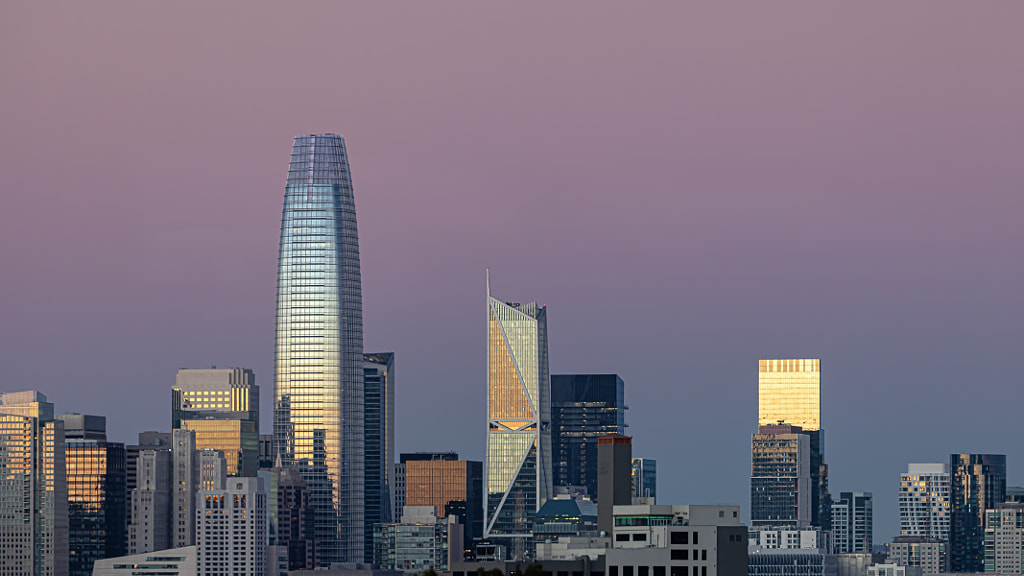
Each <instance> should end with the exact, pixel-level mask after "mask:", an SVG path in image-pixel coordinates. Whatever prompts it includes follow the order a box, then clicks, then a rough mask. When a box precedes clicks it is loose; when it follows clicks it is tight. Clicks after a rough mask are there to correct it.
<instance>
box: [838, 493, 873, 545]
mask: <svg viewBox="0 0 1024 576" xmlns="http://www.w3.org/2000/svg"><path fill="white" fill-rule="evenodd" d="M873 532H874V510H873V498H872V495H871V492H841V493H840V494H839V499H838V500H836V501H835V502H833V503H832V537H833V542H834V544H835V550H836V553H838V554H861V553H863V554H870V553H871V548H872V545H873Z"/></svg>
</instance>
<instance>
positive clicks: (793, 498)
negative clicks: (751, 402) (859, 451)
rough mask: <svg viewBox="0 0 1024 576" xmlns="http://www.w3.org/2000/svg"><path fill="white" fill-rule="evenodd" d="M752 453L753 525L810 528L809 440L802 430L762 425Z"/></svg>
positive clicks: (752, 443) (751, 504) (751, 501)
mask: <svg viewBox="0 0 1024 576" xmlns="http://www.w3.org/2000/svg"><path fill="white" fill-rule="evenodd" d="M750 453H751V456H750V523H751V525H754V526H759V525H764V526H783V525H785V526H792V527H794V528H798V529H799V528H806V527H808V526H810V525H811V520H812V517H813V514H812V504H811V450H810V437H809V436H807V435H805V434H803V431H802V429H801V428H800V427H799V426H791V425H789V424H762V425H760V426H758V430H757V434H754V435H753V436H752V437H751V440H750Z"/></svg>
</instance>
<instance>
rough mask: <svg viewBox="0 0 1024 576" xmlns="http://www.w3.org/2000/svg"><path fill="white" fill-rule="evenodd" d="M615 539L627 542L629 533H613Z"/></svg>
mask: <svg viewBox="0 0 1024 576" xmlns="http://www.w3.org/2000/svg"><path fill="white" fill-rule="evenodd" d="M615 541H616V542H629V534H616V535H615Z"/></svg>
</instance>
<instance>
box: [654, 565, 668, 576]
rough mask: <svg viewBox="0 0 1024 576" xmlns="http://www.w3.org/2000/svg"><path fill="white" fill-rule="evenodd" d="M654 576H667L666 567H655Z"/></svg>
mask: <svg viewBox="0 0 1024 576" xmlns="http://www.w3.org/2000/svg"><path fill="white" fill-rule="evenodd" d="M654 576H665V567H664V566H655V567H654Z"/></svg>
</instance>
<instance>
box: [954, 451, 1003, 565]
mask: <svg viewBox="0 0 1024 576" xmlns="http://www.w3.org/2000/svg"><path fill="white" fill-rule="evenodd" d="M949 472H950V483H951V489H950V508H951V509H952V512H953V517H952V521H951V522H950V526H949V564H950V571H951V572H981V571H983V570H984V568H985V511H986V510H991V509H993V508H995V507H996V504H999V503H1001V502H1002V501H1003V499H1004V497H1005V495H1006V456H1004V455H1002V454H951V455H950V457H949Z"/></svg>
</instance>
